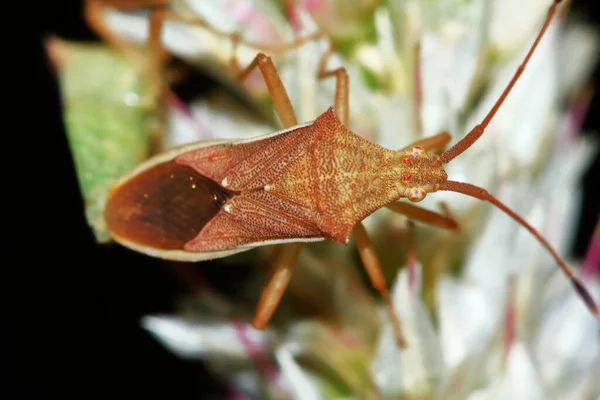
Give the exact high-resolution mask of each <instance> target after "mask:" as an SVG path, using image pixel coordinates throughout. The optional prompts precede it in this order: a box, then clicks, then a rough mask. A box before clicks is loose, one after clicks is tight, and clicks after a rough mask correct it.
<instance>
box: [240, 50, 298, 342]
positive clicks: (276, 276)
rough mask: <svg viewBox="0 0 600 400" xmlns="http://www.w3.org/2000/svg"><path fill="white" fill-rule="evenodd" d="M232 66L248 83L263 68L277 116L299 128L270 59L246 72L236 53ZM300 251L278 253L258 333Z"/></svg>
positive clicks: (256, 323) (257, 60)
mask: <svg viewBox="0 0 600 400" xmlns="http://www.w3.org/2000/svg"><path fill="white" fill-rule="evenodd" d="M237 43H238V42H237V41H235V40H234V46H235V47H234V50H235V49H236V48H237ZM231 65H232V68H233V69H234V71H235V73H236V75H237V78H238V79H239V80H243V79H245V78H246V77H247V76H248V74H250V72H251V71H252V70H253V69H254V68H259V70H260V72H261V74H262V76H263V79H264V80H265V83H266V84H267V89H268V90H269V94H270V95H271V98H272V99H273V105H274V107H275V111H276V112H277V116H278V117H279V120H280V121H281V123H282V124H283V126H284V128H290V127H292V126H294V125H297V124H298V121H297V119H296V113H295V112H294V108H293V107H292V103H291V102H290V99H289V96H288V94H287V91H286V90H285V87H284V86H283V83H282V82H281V78H280V77H279V74H278V73H277V70H276V69H275V65H274V64H273V61H272V60H271V58H270V57H268V56H266V55H265V54H262V53H259V54H257V55H256V57H254V59H253V60H252V62H251V63H250V64H249V65H248V66H247V67H246V68H243V69H242V68H241V67H240V66H239V64H238V62H237V58H236V56H235V51H234V54H233V58H232V61H231ZM300 250H302V244H300V243H292V244H289V245H287V246H285V247H282V248H280V249H277V250H274V255H273V257H272V259H275V260H277V261H276V263H275V265H274V273H273V275H272V276H271V278H270V280H269V283H267V285H266V286H265V287H264V288H263V290H262V293H261V296H260V300H259V302H258V306H257V308H256V313H255V315H254V318H253V319H252V326H253V327H254V328H255V329H260V330H262V329H264V328H265V327H266V326H267V324H268V322H269V320H270V319H271V316H272V315H273V313H274V312H275V309H276V308H277V306H278V305H279V302H280V301H281V298H282V296H283V293H284V292H285V290H286V288H287V285H288V283H289V281H290V278H291V276H292V272H293V269H294V267H295V266H296V264H297V260H298V255H299V254H300Z"/></svg>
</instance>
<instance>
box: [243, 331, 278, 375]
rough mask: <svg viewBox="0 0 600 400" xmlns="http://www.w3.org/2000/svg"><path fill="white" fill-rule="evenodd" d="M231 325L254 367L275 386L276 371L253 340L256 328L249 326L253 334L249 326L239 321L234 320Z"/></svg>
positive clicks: (258, 344) (257, 343)
mask: <svg viewBox="0 0 600 400" xmlns="http://www.w3.org/2000/svg"><path fill="white" fill-rule="evenodd" d="M233 327H234V329H235V331H236V333H237V337H238V339H239V341H240V342H242V344H243V345H244V347H245V348H246V354H248V357H250V358H251V359H252V361H253V362H254V365H255V366H256V369H257V370H258V371H259V372H260V373H261V374H262V375H263V376H264V377H265V378H266V379H267V381H268V382H269V383H270V384H272V385H274V386H277V376H278V374H277V371H276V370H275V368H274V367H273V365H271V363H270V362H269V361H268V358H267V356H266V354H265V352H264V350H263V348H262V347H261V345H260V343H259V342H257V341H256V340H255V339H256V335H255V334H254V332H256V330H255V329H253V328H251V330H252V332H253V334H251V333H250V332H249V329H248V328H249V326H248V325H247V324H243V323H240V322H234V323H233Z"/></svg>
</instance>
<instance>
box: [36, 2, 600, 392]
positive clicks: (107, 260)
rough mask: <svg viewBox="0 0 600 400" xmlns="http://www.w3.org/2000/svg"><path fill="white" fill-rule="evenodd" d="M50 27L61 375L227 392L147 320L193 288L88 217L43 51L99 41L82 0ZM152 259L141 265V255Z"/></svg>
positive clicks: (594, 122)
mask: <svg viewBox="0 0 600 400" xmlns="http://www.w3.org/2000/svg"><path fill="white" fill-rule="evenodd" d="M43 7H44V8H45V9H46V10H44V13H43V15H45V17H44V21H43V29H42V31H41V34H40V36H39V37H38V41H37V43H36V52H37V55H38V62H37V63H36V67H37V68H38V71H37V73H38V74H39V82H41V84H42V87H41V88H40V89H39V90H36V91H37V92H38V93H40V95H41V96H42V101H41V103H40V104H41V105H42V108H43V111H42V117H43V118H44V121H43V125H44V126H45V127H46V132H47V134H48V135H49V137H50V140H51V143H52V147H51V151H52V154H53V157H52V158H53V168H55V170H54V175H53V178H52V179H53V187H54V188H55V189H54V190H55V191H54V194H53V202H52V206H53V212H52V216H53V221H52V223H54V224H56V226H59V227H60V234H57V235H53V236H55V237H53V238H52V239H53V240H54V241H55V243H56V253H55V254H52V255H51V258H46V261H44V265H45V266H44V268H45V269H47V271H46V272H47V273H48V274H49V275H50V277H51V281H50V282H46V285H48V286H49V287H51V296H50V297H49V298H47V299H45V303H46V304H44V308H45V309H46V310H47V311H50V312H51V313H52V318H53V321H54V322H53V326H52V328H51V329H52V331H54V333H53V334H51V335H50V337H49V338H48V339H47V340H46V341H45V346H48V347H50V348H52V349H53V351H54V352H55V354H56V357H57V360H58V359H60V361H61V362H65V363H66V364H65V365H67V366H66V367H64V368H66V369H65V370H64V372H63V373H62V375H63V380H62V381H61V380H58V381H55V382H54V384H56V385H57V386H58V387H60V392H62V393H63V394H65V395H84V397H87V396H85V393H86V392H89V394H92V393H93V394H98V395H113V394H116V393H127V394H129V395H135V397H136V398H144V397H145V398H160V397H168V398H179V399H187V398H208V395H207V393H214V394H216V393H218V388H217V387H216V386H214V385H215V384H214V383H213V382H212V380H210V379H209V374H208V373H207V371H206V368H205V366H204V365H203V364H202V363H201V362H191V361H183V360H181V359H179V358H177V357H176V356H175V355H173V354H172V353H170V352H169V351H168V350H166V349H165V348H164V347H163V346H162V345H160V344H158V343H157V342H156V341H155V340H154V339H153V338H152V337H151V336H150V335H149V334H148V333H147V332H145V331H144V330H143V329H142V328H141V326H140V318H141V317H142V316H144V315H147V314H156V313H161V312H170V311H172V307H173V297H174V296H175V295H176V294H177V293H178V292H179V291H180V290H183V286H182V284H181V283H180V281H178V280H177V279H176V278H175V277H174V276H173V275H172V274H171V273H169V272H168V270H167V268H165V266H164V265H163V263H162V262H161V261H159V260H155V259H149V258H146V257H144V256H142V255H138V254H135V253H133V252H131V251H128V250H126V249H124V248H122V247H120V246H100V245H98V244H96V242H95V240H94V237H93V234H92V232H91V231H90V229H89V228H88V225H87V224H86V221H85V218H84V210H83V203H82V201H81V196H80V193H79V189H78V185H77V181H76V177H75V173H74V169H73V163H72V158H71V155H70V152H69V149H68V145H67V141H66V136H65V134H64V126H63V120H62V115H61V105H60V97H59V96H60V93H59V89H58V87H57V82H56V79H55V77H54V75H53V72H52V70H51V68H50V66H49V64H48V60H47V58H46V56H45V53H44V49H43V39H44V38H45V37H47V36H48V35H51V34H52V35H58V36H59V37H62V38H66V39H72V40H95V39H96V38H95V36H94V35H93V33H92V32H91V31H90V30H89V29H88V27H87V26H86V24H85V22H84V20H83V18H82V9H81V4H80V2H79V1H61V2H52V4H51V5H49V4H44V5H43ZM573 13H577V14H578V15H580V16H583V17H584V18H585V19H587V20H588V21H590V22H592V23H595V24H598V23H599V22H600V4H599V3H598V2H597V1H584V0H575V1H573ZM594 83H595V87H596V92H595V94H594V98H593V100H592V104H591V108H590V110H589V112H588V115H587V118H586V121H585V124H584V128H583V130H584V131H586V132H590V133H589V134H595V135H598V132H599V131H600V69H599V68H598V67H596V70H595V73H594ZM214 85H216V84H215V83H214V82H212V81H211V80H210V79H208V78H205V77H202V76H195V77H194V79H193V81H192V83H191V86H188V87H185V88H179V89H180V90H179V93H180V94H181V95H182V96H183V97H185V93H186V91H194V92H195V93H201V92H202V91H203V90H207V89H209V88H211V87H214ZM599 182H600V165H599V160H598V157H596V159H595V161H594V163H593V165H592V166H591V168H590V169H589V170H588V172H587V173H586V174H585V176H584V178H583V179H582V181H581V184H582V185H583V187H584V198H583V201H582V204H581V207H582V212H581V218H580V223H579V230H578V235H577V240H576V241H575V242H574V243H573V244H572V254H571V256H576V257H581V256H582V255H583V252H584V251H585V247H586V245H587V243H588V241H589V239H590V237H591V234H592V231H593V228H594V224H595V223H596V220H597V217H598V213H599V206H600V198H599V197H598V192H599V191H598V184H599ZM142 258H143V259H144V262H139V261H140V259H142ZM202 271H203V274H205V275H206V276H207V277H209V278H210V279H214V281H216V282H218V281H224V280H220V279H219V277H220V276H222V275H223V273H224V272H226V274H227V275H228V276H243V275H244V274H245V273H246V272H245V269H244V266H243V265H240V266H235V265H233V266H231V265H230V266H228V267H227V271H223V269H222V268H220V263H219V262H214V263H206V265H205V266H204V267H203V270H202ZM224 282H225V283H224V285H226V281H224Z"/></svg>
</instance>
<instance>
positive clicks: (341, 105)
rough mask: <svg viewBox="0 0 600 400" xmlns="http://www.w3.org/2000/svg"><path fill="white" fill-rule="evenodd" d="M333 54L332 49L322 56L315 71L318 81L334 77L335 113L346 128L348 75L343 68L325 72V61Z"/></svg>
mask: <svg viewBox="0 0 600 400" xmlns="http://www.w3.org/2000/svg"><path fill="white" fill-rule="evenodd" d="M332 54H333V47H330V48H329V50H328V51H327V52H326V53H325V54H323V56H322V57H321V59H320V60H319V69H318V71H317V78H318V79H325V78H328V77H330V76H335V99H334V107H335V113H336V114H337V115H338V118H339V119H340V121H342V124H344V125H346V126H348V73H347V72H346V69H345V68H342V67H340V68H336V69H334V70H330V71H328V70H326V69H325V68H326V66H327V60H328V59H329V57H331V55H332Z"/></svg>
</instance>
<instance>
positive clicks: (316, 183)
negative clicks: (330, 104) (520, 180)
mask: <svg viewBox="0 0 600 400" xmlns="http://www.w3.org/2000/svg"><path fill="white" fill-rule="evenodd" d="M557 4H558V1H556V2H555V3H554V4H553V5H552V7H551V8H550V11H549V13H548V17H547V18H546V21H545V23H544V26H543V27H542V29H541V31H540V33H539V35H538V37H537V38H536V40H535V42H534V44H533V45H532V47H531V49H530V51H529V53H528V54H527V56H526V58H525V60H524V62H523V63H522V64H521V66H520V67H519V69H518V70H517V72H516V73H515V75H514V77H513V79H512V80H511V82H510V83H509V85H508V86H507V88H506V90H505V91H504V93H503V94H502V95H501V97H500V98H499V99H498V101H497V102H496V104H495V105H494V106H493V107H492V109H491V110H490V112H489V113H488V115H487V116H486V117H485V118H484V119H483V120H482V122H481V123H480V124H478V125H477V126H475V127H474V128H473V129H472V130H471V131H470V132H469V133H468V134H467V135H466V136H465V137H464V138H463V139H462V140H460V141H459V142H458V143H456V144H455V145H454V146H452V147H451V148H450V149H448V150H446V151H444V152H443V153H442V154H440V155H438V154H436V153H434V151H437V150H442V149H443V148H444V147H445V145H446V144H447V143H448V142H449V140H450V137H449V135H448V134H447V133H441V134H439V135H436V136H434V137H431V138H427V139H423V140H420V141H418V142H416V143H413V144H412V145H410V146H408V147H406V148H404V149H401V150H398V151H393V150H388V149H385V148H382V147H380V146H378V145H375V144H373V143H371V142H369V141H367V140H365V139H363V138H361V137H359V136H358V135H356V134H354V133H352V132H351V131H350V130H349V129H348V128H347V121H348V76H347V74H346V72H345V70H344V69H337V70H335V71H326V70H324V68H322V69H321V70H320V71H319V73H318V77H319V78H320V79H323V78H326V77H330V76H333V77H335V79H336V95H335V111H334V109H332V108H330V109H329V110H327V111H326V112H324V113H323V114H322V115H321V116H319V117H318V118H317V119H316V120H315V121H314V122H311V123H308V124H304V125H298V124H297V121H296V118H295V115H294V111H293V109H292V107H291V104H290V101H289V98H288V96H287V93H286V91H285V88H284V87H283V85H282V84H281V80H280V79H279V76H278V74H277V72H276V70H275V68H274V66H273V63H272V61H271V60H270V59H269V58H268V57H267V56H265V55H264V54H259V55H257V57H256V58H255V60H254V61H253V62H252V63H251V64H250V66H249V67H248V68H247V69H246V70H243V71H242V72H241V74H240V77H244V76H246V75H247V74H248V72H249V71H250V70H251V69H252V68H255V67H258V68H259V69H260V71H261V73H262V75H263V77H264V78H265V81H266V82H267V87H268V88H269V92H270V94H271V95H272V97H273V101H274V105H275V108H276V111H277V114H278V116H279V118H280V120H281V121H282V123H283V125H284V126H285V127H286V129H285V130H283V131H281V132H277V133H274V134H271V135H267V136H263V137H258V138H253V139H249V140H248V139H247V140H238V141H225V142H200V143H196V144H191V145H187V146H184V147H181V148H177V149H173V150H171V151H169V152H167V153H164V154H161V155H159V156H156V157H154V158H152V159H151V160H149V161H147V162H146V163H144V164H143V165H141V166H140V167H138V168H137V169H136V170H134V171H133V172H132V173H130V174H129V175H127V176H125V177H124V178H122V179H121V180H120V181H119V182H118V183H117V185H115V186H114V187H113V189H112V191H111V193H110V194H109V199H108V203H107V207H106V209H105V218H106V221H107V225H108V227H109V230H110V231H111V232H112V234H113V237H114V238H115V240H117V241H118V242H120V243H122V244H124V245H126V246H129V247H131V248H133V249H135V250H138V251H142V252H144V253H146V254H150V255H153V256H157V257H162V258H167V259H174V260H187V261H200V260H206V259H211V258H218V257H224V256H227V255H230V254H234V253H237V252H241V251H244V250H248V249H251V248H253V247H257V246H262V245H267V244H275V243H285V242H307V241H317V240H323V239H329V240H333V241H336V242H340V243H348V239H349V237H350V234H351V233H353V234H354V238H355V241H356V244H357V246H358V249H359V254H360V256H361V259H362V261H363V264H364V265H365V268H366V270H367V272H368V274H369V277H370V279H371V282H372V283H373V285H374V286H375V287H376V288H377V289H378V290H379V291H380V293H381V294H382V295H383V297H384V300H385V301H386V303H387V305H388V307H389V310H390V316H391V317H392V323H393V324H395V325H396V326H395V331H396V334H397V339H398V341H399V342H402V337H401V334H400V329H399V325H398V323H397V320H395V313H394V312H393V307H392V305H391V301H390V300H389V294H388V292H387V289H386V285H385V280H384V279H383V276H382V274H381V270H380V268H379V262H378V260H377V257H376V256H375V254H374V250H373V247H372V245H371V243H370V241H369V239H368V237H367V236H366V232H365V230H364V227H363V226H362V223H361V221H362V220H363V219H364V218H365V217H367V216H368V215H370V214H371V213H373V212H374V211H375V210H377V209H379V208H381V207H383V206H389V205H393V204H394V202H395V200H397V199H399V198H408V199H409V200H411V201H413V202H418V201H420V200H422V199H423V198H424V197H425V196H426V195H427V193H432V192H435V191H440V190H446V191H454V192H459V193H463V194H466V195H469V196H472V197H476V198H479V199H481V200H485V201H488V202H490V203H492V204H494V205H495V206H496V207H498V208H500V209H501V210H502V211H504V212H505V213H506V214H508V215H509V216H510V217H512V218H513V219H515V220H516V221H517V222H519V223H520V224H521V225H523V226H524V227H525V228H526V229H528V230H529V231H530V232H531V233H532V234H533V235H534V236H535V237H536V238H537V239H538V241H539V242H540V243H541V244H542V245H543V246H544V247H545V248H546V249H547V250H548V251H549V252H550V253H551V255H552V256H553V257H554V259H555V260H556V262H557V264H558V265H559V266H560V268H561V269H562V270H563V272H564V273H565V275H566V276H567V277H568V278H569V279H570V280H571V281H572V282H573V285H574V287H575V289H576V290H577V292H578V293H579V294H580V295H581V297H582V299H583V300H584V301H585V302H586V304H587V305H588V307H589V308H590V309H591V311H592V312H593V313H594V314H595V315H596V316H597V315H598V308H597V306H596V305H595V304H594V301H593V300H592V298H591V296H590V295H589V293H588V292H587V291H586V290H585V288H584V287H583V286H582V285H581V284H580V283H579V281H578V280H577V278H575V277H574V276H573V274H572V273H571V272H570V270H569V269H568V267H567V266H566V264H565V263H564V261H562V259H561V258H560V257H559V256H558V254H556V252H555V251H554V250H553V249H552V247H551V246H550V245H549V244H548V242H547V241H546V240H545V239H544V238H542V237H541V235H540V234H539V233H538V232H537V231H536V230H535V229H534V228H533V227H531V225H529V224H528V223H527V222H526V221H524V220H523V219H522V218H521V217H519V216H518V215H516V214H515V213H514V212H513V211H512V210H510V209H509V208H508V207H506V206H505V205H504V204H503V203H501V202H500V201H499V200H497V199H496V198H494V197H493V196H492V195H490V194H489V193H488V192H487V191H485V190H484V189H482V188H479V187H476V186H473V185H470V184H467V183H462V182H455V181H449V180H447V175H446V172H445V171H444V169H443V164H446V163H448V162H450V161H451V160H452V159H454V158H456V157H458V156H459V155H460V154H462V153H463V152H464V151H465V150H467V149H468V148H469V147H470V146H471V145H472V144H473V143H475V142H476V141H477V139H478V138H479V137H480V136H481V135H482V134H483V133H484V131H485V129H486V127H487V126H488V124H489V123H490V121H491V120H492V118H493V117H494V115H495V113H496V112H497V110H498V108H499V107H500V106H501V104H502V102H503V101H504V99H505V98H506V96H507V95H508V93H509V92H510V90H511V89H512V87H513V86H514V84H515V82H516V81H517V80H518V78H519V76H520V75H521V73H522V72H523V70H524V68H525V65H526V64H527V62H528V61H529V58H530V57H531V55H532V54H533V51H534V50H535V48H536V46H537V44H538V43H539V41H540V39H541V37H542V36H543V34H544V32H545V30H546V28H547V27H548V25H549V23H550V20H551V18H552V16H553V15H554V13H555V11H556V7H557ZM324 64H325V63H324V62H322V63H321V66H323V65H324ZM419 210H420V209H419ZM420 211H422V210H420ZM402 212H403V213H404V214H406V215H407V216H409V217H411V218H416V219H419V217H418V215H420V214H419V213H418V212H415V211H414V210H412V211H411V210H410V209H408V210H404V211H402ZM421 220H423V221H425V222H428V223H434V224H435V223H439V222H440V221H447V218H444V217H443V216H440V215H433V216H432V215H428V216H426V217H424V218H423V217H421ZM297 252H298V247H297V246H296V247H292V248H291V250H290V251H289V252H287V253H286V255H285V256H282V257H281V259H280V261H279V263H278V265H277V269H276V272H275V274H274V276H273V278H272V279H271V281H270V283H269V285H268V286H267V288H266V289H265V291H263V296H262V297H261V301H260V303H259V307H258V308H259V309H258V312H257V316H256V317H255V320H254V321H253V324H254V326H255V327H258V328H261V327H264V326H265V325H266V322H267V321H268V319H269V318H270V315H271V313H272V312H273V310H274V308H275V306H276V304H277V302H278V301H279V299H280V297H281V295H282V293H283V290H284V289H285V286H286V285H287V282H288V281H289V278H290V275H291V270H292V267H293V264H294V258H295V256H296V255H297Z"/></svg>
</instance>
